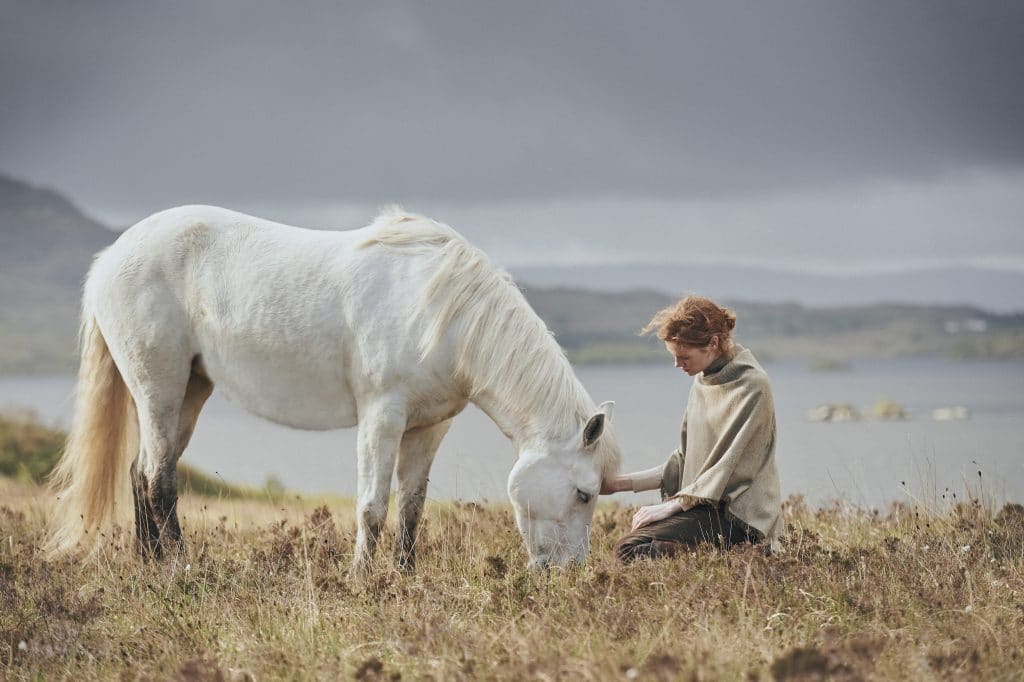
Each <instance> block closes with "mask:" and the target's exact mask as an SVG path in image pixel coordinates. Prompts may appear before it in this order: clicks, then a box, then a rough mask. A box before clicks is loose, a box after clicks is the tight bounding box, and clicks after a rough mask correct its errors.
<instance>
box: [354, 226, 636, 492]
mask: <svg viewBox="0 0 1024 682" xmlns="http://www.w3.org/2000/svg"><path fill="white" fill-rule="evenodd" d="M370 229H371V234H372V236H371V237H370V238H369V239H367V240H366V241H364V242H363V243H362V244H361V246H371V245H374V244H379V245H382V246H384V247H402V248H403V249H412V250H414V251H416V252H420V253H430V254H431V255H432V260H431V268H432V270H433V273H432V275H431V277H430V280H429V281H428V283H427V286H426V288H425V289H424V290H423V293H422V296H421V298H420V301H419V305H418V306H417V311H418V313H417V315H418V319H419V320H420V321H422V322H424V323H425V325H424V331H423V334H422V336H421V337H420V339H419V349H420V354H421V357H426V356H427V355H428V354H430V352H431V351H432V350H434V348H435V347H436V346H437V344H438V343H440V342H441V340H442V339H443V338H444V336H445V334H446V333H447V331H448V330H449V329H450V328H451V327H452V326H453V325H456V326H457V328H458V333H457V334H455V338H456V339H457V341H456V343H457V347H456V352H455V357H456V361H455V365H456V373H457V375H458V377H459V378H460V379H461V380H464V381H466V382H467V383H468V385H469V386H470V397H471V398H472V397H473V396H474V395H477V394H479V393H481V392H483V391H485V390H488V391H492V392H493V393H495V394H496V395H498V396H499V399H500V400H502V402H503V403H504V404H505V406H506V409H508V410H512V411H515V410H518V411H519V415H518V416H521V417H522V419H520V420H519V421H520V422H521V423H529V422H530V421H531V420H530V419H529V415H531V414H534V415H535V414H542V415H546V416H547V417H549V418H551V419H553V420H554V424H553V425H552V426H553V427H554V429H555V430H556V431H557V432H558V433H560V434H563V436H564V437H569V436H570V435H572V434H575V433H577V432H578V431H579V429H580V427H581V426H582V425H583V424H584V423H585V422H586V420H587V419H588V418H589V417H590V416H591V415H592V414H593V413H594V412H595V411H596V409H597V407H596V406H595V404H594V401H593V400H592V399H591V398H590V396H589V395H588V394H587V391H586V390H585V389H584V388H583V385H582V384H581V383H580V382H579V379H577V378H576V374H575V373H574V372H573V370H572V365H570V364H569V360H568V358H566V357H565V353H564V352H563V351H562V348H561V346H559V345H558V342H557V341H555V338H554V335H552V333H551V332H550V331H549V330H548V328H547V326H546V325H545V324H544V321H543V320H541V319H540V317H539V316H538V315H537V314H536V313H535V312H534V311H533V309H532V308H531V307H530V304H529V303H528V302H527V301H526V298H525V297H524V296H523V294H522V292H521V291H520V290H519V287H517V286H516V284H515V283H514V282H513V281H512V278H511V276H509V274H508V273H507V272H505V271H503V270H501V269H499V268H497V267H495V266H494V265H492V264H491V262H490V260H489V259H488V258H487V256H486V255H485V254H484V253H483V252H482V251H480V250H479V249H477V248H476V247H474V246H472V245H471V244H470V243H469V242H467V241H466V240H465V239H464V238H463V237H462V236H461V235H460V234H459V233H458V232H456V231H455V230H453V229H452V228H450V227H448V226H447V225H444V224H442V223H439V222H436V221H434V220H431V219H429V218H426V217H424V216H421V215H416V214H412V213H407V212H405V211H403V210H402V209H401V208H399V207H397V206H395V207H390V208H388V209H385V210H384V211H383V212H382V213H381V214H380V215H379V216H378V217H377V218H376V219H375V220H374V221H373V223H371V225H370ZM428 312H429V317H428ZM595 456H596V457H598V458H599V461H600V463H601V466H602V469H603V470H604V471H605V472H606V473H613V472H615V471H617V470H618V467H619V447H618V443H617V442H616V440H615V437H614V434H613V433H612V431H611V430H610V429H607V430H606V431H605V434H604V435H603V436H602V437H601V438H600V439H599V440H598V446H597V449H596V451H595Z"/></svg>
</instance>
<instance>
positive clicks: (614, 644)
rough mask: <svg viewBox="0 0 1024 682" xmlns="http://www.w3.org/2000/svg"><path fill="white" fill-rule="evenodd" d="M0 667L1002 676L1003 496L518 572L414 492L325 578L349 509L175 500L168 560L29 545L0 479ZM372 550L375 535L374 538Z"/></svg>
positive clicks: (412, 674)
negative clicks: (761, 546)
mask: <svg viewBox="0 0 1024 682" xmlns="http://www.w3.org/2000/svg"><path fill="white" fill-rule="evenodd" d="M0 500H2V503H0V507H2V508H0V677H3V678H9V679H43V678H45V679H53V678H62V677H73V678H76V679H78V678H85V679H93V678H101V679H111V678H116V677H124V678H127V679H135V678H157V679H167V678H175V679H189V680H197V679H224V680H227V679H239V680H241V679H250V678H255V679H261V680H262V679H279V678H284V679H292V678H294V679H308V678H327V679H335V678H338V677H356V678H360V679H398V678H399V677H404V678H406V679H420V678H434V679H445V680H447V679H476V678H485V679H494V678H497V679H507V678H514V679H521V678H537V679H554V678H563V679H572V678H594V679H632V678H634V677H638V678H640V679H743V678H747V679H824V678H829V679H851V680H852V679H867V678H874V679H894V678H912V679H919V678H927V679H931V678H955V679H977V678H987V679H1020V678H1021V670H1022V669H1024V660H1022V653H1021V651H1020V643H1021V642H1022V641H1024V509H1022V508H1020V507H1014V506H1007V507H1006V508H1004V510H1003V511H1002V512H1001V513H1000V515H997V516H993V515H991V514H989V513H986V512H985V511H984V510H983V509H982V508H981V506H980V505H972V504H968V505H965V506H960V507H957V508H951V509H949V510H947V511H945V512H943V513H941V514H938V513H932V514H930V515H919V513H918V512H916V511H915V510H914V509H911V508H907V507H896V508H894V509H893V510H892V511H891V512H890V513H889V514H887V515H879V514H870V513H862V512H858V511H856V510H851V509H847V508H843V507H840V506H837V507H835V508H831V509H826V510H818V511H814V510H809V509H807V508H805V507H804V506H803V505H802V504H800V503H799V502H798V501H796V502H791V503H789V504H788V506H787V516H788V519H789V523H790V534H789V551H788V552H787V553H786V554H785V555H781V556H774V557H765V556H763V554H762V553H760V552H759V551H758V550H757V549H756V548H751V547H745V548H737V549H734V550H731V551H727V552H720V551H715V550H712V549H700V550H698V551H696V552H694V553H692V554H690V555H689V556H686V557H683V558H678V559H675V560H660V561H654V562H641V563H639V564H637V565H634V566H631V567H621V566H618V565H616V564H615V562H614V559H613V556H612V551H611V549H612V545H613V543H614V541H615V539H616V538H617V537H618V536H619V535H620V534H622V533H623V532H624V531H625V530H626V525H627V521H628V518H629V514H630V512H629V510H628V509H625V508H620V507H616V506H602V507H601V508H599V510H598V512H597V515H596V517H595V529H594V549H593V553H592V556H591V561H590V563H589V564H588V565H587V566H586V567H584V568H581V569H574V570H568V571H555V572H551V573H543V574H538V573H530V572H527V571H525V570H524V569H523V568H522V566H523V563H524V553H523V549H522V547H521V542H520V540H519V537H518V535H517V534H516V532H515V530H514V526H513V522H512V517H511V513H510V511H509V510H508V509H507V508H505V507H503V506H488V507H480V506H477V505H474V504H469V505H459V504H442V503H432V504H430V505H429V506H428V514H427V516H428V518H427V519H426V521H425V529H424V533H423V536H422V539H421V552H420V565H419V567H418V570H417V573H416V574H415V575H414V576H411V577H409V576H402V575H398V574H396V573H395V572H393V571H392V570H391V569H390V568H389V567H388V565H387V562H382V565H381V566H379V567H378V569H377V571H376V572H375V574H374V575H373V576H372V577H371V578H370V579H368V580H367V581H366V582H365V583H364V584H362V585H358V586H357V585H354V584H352V583H350V582H349V581H347V579H346V577H345V568H346V565H347V562H348V560H349V558H350V555H351V552H352V546H353V528H354V524H353V518H352V509H351V506H350V505H349V504H347V503H345V502H343V501H334V502H333V503H330V504H327V505H321V506H316V503H313V502H304V501H300V500H295V499H291V500H287V501H274V502H259V501H253V500H240V501H227V500H226V501H214V500H210V499H203V498H186V499H185V500H183V503H182V511H183V515H184V517H185V518H184V521H183V526H184V528H185V531H186V534H187V539H188V543H189V544H188V550H187V552H186V554H185V555H184V556H181V557H179V558H178V559H177V560H175V561H171V562H168V563H166V564H163V565H151V564H143V563H141V562H139V561H137V560H136V559H134V558H133V557H132V555H131V554H130V553H128V552H124V551H118V550H116V549H112V550H111V551H110V552H109V553H107V554H106V555H105V556H103V557H101V559H100V561H99V562H98V563H97V564H95V565H88V566H85V565H80V564H78V563H76V562H74V561H70V560H69V561H59V562H55V563H48V562H46V561H44V560H43V558H42V556H41V555H40V553H39V550H38V549H37V547H38V545H39V543H40V538H41V533H42V529H43V509H42V507H43V493H42V492H41V491H40V490H39V489H38V488H36V487H34V486H30V485H26V484H20V483H19V484H15V483H11V482H0ZM385 550H386V548H385Z"/></svg>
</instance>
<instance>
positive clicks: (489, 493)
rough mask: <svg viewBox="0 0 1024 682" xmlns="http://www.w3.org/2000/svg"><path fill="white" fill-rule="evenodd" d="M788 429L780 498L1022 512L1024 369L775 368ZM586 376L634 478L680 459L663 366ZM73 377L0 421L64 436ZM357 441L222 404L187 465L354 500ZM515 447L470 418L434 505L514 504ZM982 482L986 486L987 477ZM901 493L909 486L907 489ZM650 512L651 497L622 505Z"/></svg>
mask: <svg viewBox="0 0 1024 682" xmlns="http://www.w3.org/2000/svg"><path fill="white" fill-rule="evenodd" d="M765 369H766V370H767V371H768V374H769V376H770V377H771V379H772V387H773V391H774V395H775V402H776V414H777V419H778V428H779V441H778V448H777V457H778V464H779V472H780V476H781V479H782V489H783V490H782V492H783V494H784V495H788V494H790V493H800V494H802V495H804V496H805V497H806V498H807V500H808V501H809V502H812V503H814V504H825V503H827V502H829V501H830V500H833V499H841V500H846V501H848V502H852V503H854V504H857V505H862V506H884V505H887V504H888V503H889V502H890V501H893V500H904V501H909V500H910V499H911V496H914V497H922V496H923V497H925V498H926V500H927V501H929V502H931V501H935V500H938V499H941V495H942V494H943V493H944V492H945V490H946V488H949V490H950V492H955V493H956V494H957V495H958V497H959V498H962V497H963V496H964V494H965V492H966V491H967V490H968V488H969V489H970V490H971V491H974V492H977V490H978V488H979V485H980V487H981V490H982V492H983V493H984V494H985V495H986V496H987V497H988V498H989V499H990V500H991V501H992V502H995V503H1002V502H1004V501H1018V502H1021V501H1024V363H1017V362H1015V363H1005V362H1000V363H995V362H993V363H989V362H977V363H947V362H944V361H938V360H922V359H914V360H899V361H878V362H872V363H860V364H855V365H854V367H853V368H852V370H851V371H848V372H812V371H809V370H807V369H806V368H805V367H804V366H802V365H797V364H787V363H774V364H767V365H766V366H765ZM578 375H579V377H580V379H581V381H582V382H583V384H584V385H585V386H586V387H587V389H588V390H589V391H590V393H591V395H592V396H593V397H594V399H595V400H596V401H597V402H601V401H603V400H615V401H616V409H615V416H614V420H613V423H614V426H615V428H616V431H617V433H618V435H619V439H620V441H621V443H622V446H623V450H624V466H625V468H626V469H627V470H633V469H642V468H647V467H650V466H654V465H655V464H659V463H661V462H662V461H664V458H665V457H666V455H667V454H668V453H669V452H670V451H671V450H672V449H673V448H675V447H676V444H677V440H678V427H679V422H680V418H681V415H682V413H683V409H684V406H685V402H686V395H687V392H688V390H689V387H690V383H691V381H692V380H691V379H690V378H689V377H687V376H686V375H684V374H682V373H681V372H679V371H678V370H674V369H673V368H672V367H671V365H669V364H668V363H666V364H665V365H664V366H660V365H658V366H611V367H582V368H579V369H578ZM73 386H74V380H73V378H71V377H52V378H35V377H33V378H0V409H2V408H3V407H5V406H6V407H10V406H24V407H29V408H32V409H34V410H36V411H37V412H38V413H39V414H40V416H41V417H42V418H43V419H44V420H46V421H48V422H50V423H54V424H58V425H61V426H66V425H67V424H68V423H69V422H70V419H71V412H72V400H71V394H72V390H73ZM881 397H888V398H891V399H892V400H895V401H896V402H898V403H900V404H902V405H904V406H905V407H906V408H907V409H908V411H909V413H910V418H909V419H908V420H905V421H892V422H883V421H870V420H868V421H860V422H849V423H811V422H808V421H807V420H806V418H805V413H806V411H807V410H808V409H810V408H812V407H814V406H816V405H819V404H821V403H840V402H848V403H852V404H854V405H855V406H857V407H860V408H862V409H868V408H870V407H871V406H872V405H873V404H874V403H875V401H876V400H878V399H879V398H881ZM952 405H963V406H966V407H967V408H969V409H970V411H971V418H970V419H969V420H966V421H950V422H939V421H933V420H932V418H931V411H932V410H933V409H934V408H938V407H947V406H952ZM355 440H356V439H355V431H354V430H344V431H334V432H320V433H315V432H306V431H296V430H291V429H288V428H285V427H281V426H277V425H275V424H270V423H268V422H265V421H262V420H260V419H258V418H256V417H253V416H251V415H249V414H247V413H245V412H243V411H242V410H241V409H239V408H238V407H236V406H234V405H232V404H231V403H229V402H227V400H225V399H224V398H223V397H221V396H219V395H218V394H217V393H216V392H215V393H214V396H213V397H212V398H211V399H210V401H209V403H208V404H207V406H206V408H205V409H204V411H203V413H202V415H201V416H200V418H199V424H198V426H197V428H196V432H195V435H194V437H193V440H192V444H191V445H190V446H189V449H188V451H186V453H185V461H186V462H188V463H189V464H191V465H193V466H196V467H198V468H200V469H202V470H205V471H207V472H211V473H215V474H217V475H219V476H222V477H223V478H224V479H225V480H227V481H230V482H236V483H242V484H246V485H260V484H262V483H263V482H264V481H265V480H266V479H267V477H268V476H270V475H273V476H276V477H277V478H278V479H280V480H281V481H282V482H283V483H284V485H285V486H286V487H287V488H289V489H293V490H296V491H300V492H303V493H321V492H326V493H336V494H343V495H351V494H354V493H355V488H356V457H355ZM514 456H515V455H514V452H513V450H512V447H511V444H510V443H509V442H508V440H506V439H505V437H504V436H503V435H502V434H501V432H500V431H499V430H498V429H497V427H495V426H494V424H493V423H492V422H491V421H490V419H488V418H487V416H486V415H484V414H483V413H482V412H480V411H479V410H477V409H476V408H474V407H472V406H470V407H469V408H467V410H466V411H465V412H463V414H462V415H460V416H459V417H457V418H456V419H455V422H454V425H453V426H452V429H451V431H450V432H449V434H448V437H447V438H446V439H445V442H444V443H443V444H442V446H441V450H440V451H439V452H438V455H437V459H436V460H435V464H434V467H433V470H432V472H431V477H430V480H431V486H430V491H429V495H430V497H431V498H434V499H452V498H456V499H465V500H480V499H489V500H504V499H506V495H505V479H506V477H507V476H508V472H509V470H510V469H511V467H512V464H513V460H514ZM979 472H980V476H979ZM904 483H905V485H904ZM616 497H617V499H618V500H619V501H621V502H627V503H646V502H649V501H653V500H655V499H656V494H655V493H645V494H642V495H631V494H625V495H618V496H616Z"/></svg>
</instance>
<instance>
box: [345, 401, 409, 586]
mask: <svg viewBox="0 0 1024 682" xmlns="http://www.w3.org/2000/svg"><path fill="white" fill-rule="evenodd" d="M404 432H405V410H404V408H403V406H402V404H401V403H399V402H397V401H396V402H388V401H380V402H377V403H375V404H373V405H371V406H370V407H369V408H367V409H365V410H361V412H360V415H359V443H358V450H359V454H358V457H359V461H358V469H359V492H358V501H357V503H356V552H355V557H354V559H353V561H352V573H353V576H354V577H360V576H362V575H365V574H366V573H367V571H368V570H369V568H370V563H371V561H372V560H373V555H374V552H375V551H376V549H377V538H378V536H379V535H380V530H381V528H382V527H383V526H384V521H385V519H386V518H387V513H388V495H389V493H390V492H391V476H392V474H393V473H394V471H395V458H396V457H397V456H398V449H399V446H400V444H401V442H402V434H403V433H404Z"/></svg>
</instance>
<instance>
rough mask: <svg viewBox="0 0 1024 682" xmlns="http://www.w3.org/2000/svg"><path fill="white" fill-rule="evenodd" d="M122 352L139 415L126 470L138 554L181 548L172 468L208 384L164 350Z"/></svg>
mask: <svg viewBox="0 0 1024 682" xmlns="http://www.w3.org/2000/svg"><path fill="white" fill-rule="evenodd" d="M145 351H146V352H138V353H130V352H129V353H126V354H125V355H126V356H127V358H126V362H125V365H126V367H127V370H128V371H126V372H124V377H125V383H126V384H128V387H129V390H130V391H131V394H132V397H133V398H134V399H135V406H136V410H137V411H138V417H139V446H140V447H139V454H138V457H137V458H136V460H135V461H134V462H133V463H132V467H131V481H132V494H133V498H134V501H135V531H136V537H137V539H138V547H139V551H140V552H141V553H142V554H143V556H147V557H154V558H162V557H163V556H164V555H166V554H167V553H169V552H170V553H173V552H177V551H179V550H180V549H181V548H182V541H181V527H180V526H179V524H178V515H177V502H178V491H177V476H176V473H175V467H176V464H177V461H178V457H179V456H180V455H181V451H182V449H184V446H185V444H186V443H187V442H188V439H189V437H190V436H191V434H192V429H193V427H194V426H195V420H196V417H197V416H198V414H199V409H200V408H201V407H202V404H203V402H204V401H205V400H206V398H207V396H209V392H210V382H209V380H207V379H205V377H203V376H199V375H196V373H195V372H193V371H192V369H191V368H190V366H189V360H188V358H187V356H186V357H184V358H182V357H181V356H177V355H176V354H175V356H174V357H171V356H172V353H170V352H168V353H166V354H157V353H154V352H153V351H152V349H150V348H147V349H145Z"/></svg>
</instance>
